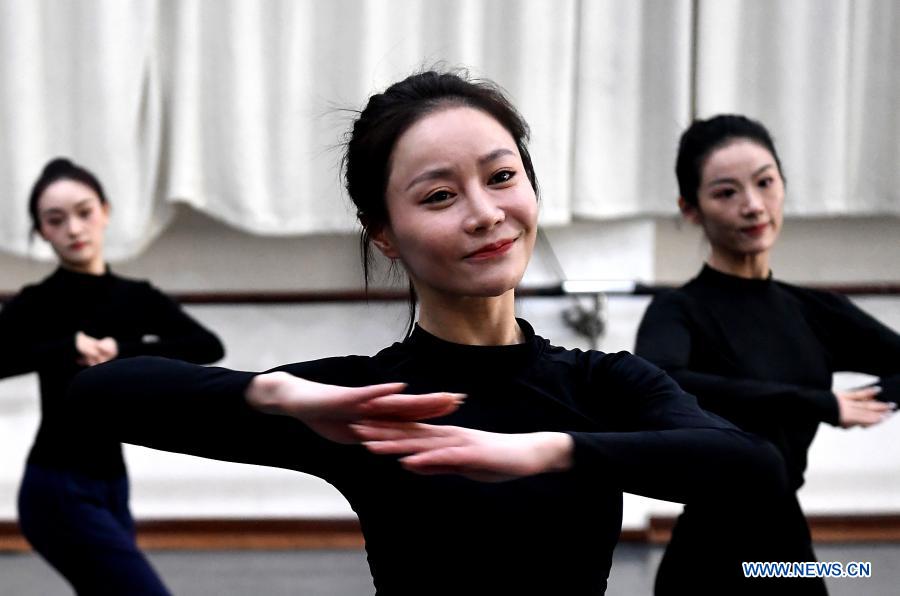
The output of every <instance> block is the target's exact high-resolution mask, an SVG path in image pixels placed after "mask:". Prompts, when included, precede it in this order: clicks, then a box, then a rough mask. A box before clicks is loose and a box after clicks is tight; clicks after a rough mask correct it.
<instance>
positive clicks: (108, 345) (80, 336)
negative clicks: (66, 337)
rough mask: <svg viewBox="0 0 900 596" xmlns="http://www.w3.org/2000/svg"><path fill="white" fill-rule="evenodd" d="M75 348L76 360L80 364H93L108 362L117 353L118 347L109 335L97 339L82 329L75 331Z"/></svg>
mask: <svg viewBox="0 0 900 596" xmlns="http://www.w3.org/2000/svg"><path fill="white" fill-rule="evenodd" d="M75 349H76V350H77V351H78V354H79V356H78V359H77V362H78V364H80V365H81V366H95V365H97V364H103V363H104V362H109V361H110V360H112V359H113V358H115V357H116V356H117V355H118V353H119V347H118V344H117V343H116V340H114V339H113V338H111V337H104V338H103V339H97V338H96V337H91V336H90V335H88V334H87V333H84V332H83V331H78V332H76V333H75Z"/></svg>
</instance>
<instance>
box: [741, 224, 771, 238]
mask: <svg viewBox="0 0 900 596" xmlns="http://www.w3.org/2000/svg"><path fill="white" fill-rule="evenodd" d="M767 229H769V223H768V222H766V223H761V224H757V225H755V226H747V227H745V228H741V233H742V234H746V235H748V236H761V235H762V234H763V233H764V232H765V231H766V230H767Z"/></svg>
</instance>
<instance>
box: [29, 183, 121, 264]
mask: <svg viewBox="0 0 900 596" xmlns="http://www.w3.org/2000/svg"><path fill="white" fill-rule="evenodd" d="M38 223H39V224H40V227H39V229H38V232H39V233H40V235H41V237H42V238H43V239H44V240H46V241H47V242H49V243H50V245H51V246H52V247H53V251H54V252H55V253H56V255H57V256H58V257H59V259H60V261H61V262H62V264H63V265H65V266H67V267H69V268H70V269H75V270H77V271H92V270H94V269H96V268H97V266H98V264H99V267H100V268H102V266H103V234H104V232H105V230H106V226H107V224H108V223H109V208H108V206H107V205H105V204H103V203H101V202H100V197H99V196H97V193H96V192H94V191H93V190H92V189H91V187H89V186H87V185H85V184H82V183H81V182H77V181H75V180H67V179H63V180H57V181H56V182H54V183H52V184H51V185H49V186H48V187H47V188H46V189H45V190H44V192H43V193H42V194H41V196H40V197H39V198H38Z"/></svg>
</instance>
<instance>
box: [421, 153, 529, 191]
mask: <svg viewBox="0 0 900 596" xmlns="http://www.w3.org/2000/svg"><path fill="white" fill-rule="evenodd" d="M504 155H515V153H514V152H513V151H512V150H511V149H507V148H505V147H502V148H500V149H494V150H493V151H491V152H490V153H488V154H486V155H482V156H481V157H479V158H478V165H480V166H483V165H485V164H487V163H490V162H492V161H494V160H495V159H497V158H499V157H503V156H504ZM452 173H453V171H452V170H451V169H450V168H435V169H433V170H427V171H425V172H422V173H421V174H419V175H418V176H416V177H415V178H413V179H412V180H411V181H410V183H409V185H408V186H407V187H406V190H409V189H410V188H412V187H413V186H415V185H416V184H418V183H420V182H424V181H425V180H434V179H436V178H443V177H445V176H449V175H451V174H452Z"/></svg>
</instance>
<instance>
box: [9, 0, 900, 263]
mask: <svg viewBox="0 0 900 596" xmlns="http://www.w3.org/2000/svg"><path fill="white" fill-rule="evenodd" d="M695 9H697V10H698V12H697V13H696V14H695V13H694V10H695ZM897 29H900V5H898V4H897V3H896V2H894V0H869V1H863V0H858V1H854V2H851V1H849V0H846V1H844V0H793V1H792V2H783V1H779V0H671V1H669V0H645V1H643V2H631V1H625V0H555V1H550V0H266V1H251V0H158V1H153V0H42V1H33V0H0V126H2V128H0V197H2V199H0V200H2V201H3V213H4V216H5V217H3V218H0V232H2V236H0V248H2V249H4V250H7V251H13V252H16V253H19V254H25V253H27V252H28V251H29V244H28V241H27V236H28V221H27V213H26V206H25V201H26V199H27V193H28V189H29V187H30V185H31V183H32V182H33V180H34V179H35V177H36V176H37V174H38V173H39V171H40V168H41V166H42V165H43V164H44V163H45V162H46V161H47V160H48V159H50V158H51V157H53V156H55V155H69V156H71V157H72V158H73V159H75V160H76V161H78V162H80V163H83V164H85V165H86V166H88V167H89V168H91V169H92V170H94V171H95V172H96V173H97V174H98V176H99V177H100V179H101V180H102V181H103V183H104V185H105V186H106V188H107V191H108V195H109V197H110V200H111V201H112V204H113V209H114V216H113V224H112V228H111V231H110V237H109V240H108V246H109V249H110V256H111V257H112V258H116V257H123V256H129V255H133V254H136V253H137V252H139V251H140V250H142V248H143V247H145V246H146V245H147V243H148V242H149V241H151V240H152V239H153V238H154V237H155V236H156V235H157V234H158V233H159V231H160V230H161V229H162V228H163V227H164V226H165V224H166V223H167V221H168V219H169V218H170V217H171V213H172V211H173V203H174V202H185V203H188V204H190V205H192V206H194V207H195V208H197V209H199V210H201V211H203V212H205V213H207V214H209V215H211V216H213V217H216V218H218V219H220V220H223V221H225V222H227V223H229V224H230V225H232V226H235V227H237V228H239V229H241V230H244V231H248V232H252V233H259V234H267V235H278V234H307V233H323V232H332V231H348V230H352V229H353V228H354V225H355V224H354V219H353V216H352V209H351V208H350V206H349V204H348V200H347V199H346V198H345V197H344V195H343V192H342V190H341V183H340V171H339V161H340V157H341V148H340V142H341V140H342V134H343V133H344V132H345V131H346V129H347V127H348V126H349V124H350V122H351V119H352V113H350V112H347V111H345V110H343V108H353V109H359V108H361V107H362V105H363V103H364V101H365V99H366V98H367V97H368V96H369V95H370V94H371V93H373V92H376V91H379V90H381V89H383V88H384V87H385V86H386V85H387V84H389V83H390V82H392V81H396V80H398V79H400V78H402V77H404V76H406V75H408V74H410V73H411V72H413V71H416V70H419V69H422V68H427V67H430V66H432V65H441V64H444V65H448V66H454V65H467V66H468V67H469V68H470V70H471V71H472V73H473V74H475V75H481V76H485V77H488V78H491V79H494V80H496V81H497V82H499V83H500V84H501V85H503V86H504V87H505V88H506V89H507V90H508V91H509V93H510V95H511V96H512V98H513V100H514V102H515V103H516V104H517V106H518V107H519V108H520V109H521V111H522V112H523V114H524V115H525V117H526V119H527V120H528V121H529V123H530V124H531V126H532V133H533V141H532V152H533V157H534V162H535V166H536V169H537V172H538V177H539V180H540V182H541V188H542V215H541V217H542V222H543V223H544V224H545V225H546V224H565V223H568V222H569V221H571V220H573V219H600V218H616V217H633V216H646V215H657V214H666V213H669V214H674V211H675V210H674V198H675V194H676V192H677V191H676V184H675V180H674V175H673V174H672V163H673V161H674V157H675V147H676V145H677V140H678V135H679V133H680V131H681V130H682V129H683V128H684V127H685V126H686V125H687V124H688V123H689V121H690V118H691V106H692V105H696V106H697V113H698V115H699V116H709V115H711V114H714V113H718V112H723V111H739V112H745V113H748V114H750V115H752V116H755V117H757V118H760V119H761V120H763V121H764V122H765V123H766V124H767V125H768V126H769V127H770V129H771V130H772V132H773V133H774V134H775V136H776V140H777V142H778V145H779V147H780V150H781V153H782V157H783V161H784V164H785V168H786V171H787V175H788V179H789V205H788V210H789V211H790V212H792V213H795V214H801V215H819V214H841V215H858V214H895V215H896V214H900V196H898V193H900V168H898V165H900V110H897V109H896V105H897V101H898V99H897V98H898V96H900V93H898V91H900V41H898V36H897V35H895V31H896V30H897ZM693 53H696V64H695V65H694V64H693V62H692V55H693ZM35 244H36V245H40V243H39V242H38V243H35Z"/></svg>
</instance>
